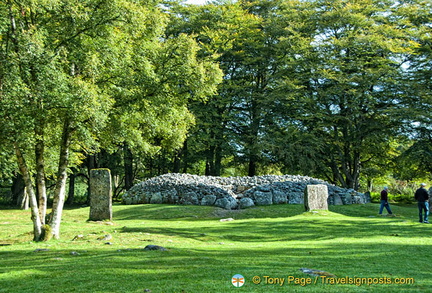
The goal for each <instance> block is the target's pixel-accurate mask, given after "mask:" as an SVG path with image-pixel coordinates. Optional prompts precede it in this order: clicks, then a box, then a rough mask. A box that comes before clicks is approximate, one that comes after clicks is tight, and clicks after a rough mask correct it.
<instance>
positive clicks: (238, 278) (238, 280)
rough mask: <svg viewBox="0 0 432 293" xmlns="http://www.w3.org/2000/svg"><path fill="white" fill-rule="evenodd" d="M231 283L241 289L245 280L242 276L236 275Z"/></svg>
mask: <svg viewBox="0 0 432 293" xmlns="http://www.w3.org/2000/svg"><path fill="white" fill-rule="evenodd" d="M231 283H232V284H233V285H234V287H241V286H243V285H244V283H245V279H244V277H243V276H242V275H239V274H237V275H234V276H233V277H232V279H231Z"/></svg>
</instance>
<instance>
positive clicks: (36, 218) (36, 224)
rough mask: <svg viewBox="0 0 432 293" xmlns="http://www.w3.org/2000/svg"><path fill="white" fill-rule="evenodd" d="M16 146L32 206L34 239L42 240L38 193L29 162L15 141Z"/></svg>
mask: <svg viewBox="0 0 432 293" xmlns="http://www.w3.org/2000/svg"><path fill="white" fill-rule="evenodd" d="M14 148H15V154H16V157H17V161H18V167H19V169H20V172H21V175H22V176H23V179H24V182H25V185H26V190H27V194H28V197H29V201H30V208H31V219H32V221H33V241H40V240H42V239H41V238H42V235H43V232H44V229H43V225H42V221H41V219H40V214H39V209H38V204H37V199H36V194H35V192H34V188H33V183H32V181H31V176H30V172H29V170H28V167H27V163H26V161H25V159H24V156H23V154H22V152H21V149H20V148H19V147H18V144H17V143H14Z"/></svg>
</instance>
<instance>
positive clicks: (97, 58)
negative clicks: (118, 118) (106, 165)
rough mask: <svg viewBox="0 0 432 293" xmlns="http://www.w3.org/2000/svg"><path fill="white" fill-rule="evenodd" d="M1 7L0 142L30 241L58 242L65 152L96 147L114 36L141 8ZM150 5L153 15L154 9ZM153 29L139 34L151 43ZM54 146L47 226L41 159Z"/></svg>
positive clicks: (126, 4)
mask: <svg viewBox="0 0 432 293" xmlns="http://www.w3.org/2000/svg"><path fill="white" fill-rule="evenodd" d="M0 6H1V7H0V8H1V11H2V21H1V22H0V25H1V29H0V32H1V39H0V42H1V46H0V59H1V61H0V62H1V66H0V68H2V70H1V72H0V85H1V88H0V89H1V91H0V103H1V115H2V124H3V125H2V136H3V135H4V136H3V137H4V138H8V140H9V142H10V144H11V145H13V146H14V148H15V153H16V157H17V162H18V166H19V169H20V171H21V174H22V175H23V177H24V181H25V184H26V187H27V192H28V193H29V195H30V203H31V211H32V220H33V226H34V240H35V241H39V240H43V239H44V238H45V239H48V238H50V237H51V236H54V237H55V238H58V237H59V236H60V223H61V215H62V211H63V204H64V200H65V185H66V178H67V168H68V166H69V164H70V163H74V162H73V161H74V159H76V158H74V156H73V155H74V154H79V152H72V153H71V151H80V150H91V149H95V148H96V146H97V140H96V138H97V136H98V132H100V130H101V128H102V127H103V126H104V123H105V121H106V119H107V117H108V113H109V110H110V109H111V106H112V103H113V101H112V99H111V98H110V96H109V95H108V94H107V93H108V92H110V91H111V90H112V85H111V83H109V81H110V79H112V78H113V76H114V75H115V73H116V72H115V69H118V68H119V66H117V64H118V63H119V62H121V61H124V60H123V59H122V58H121V57H122V56H121V53H122V52H121V51H120V50H121V49H122V47H121V46H115V45H117V41H119V40H120V39H119V36H121V34H120V33H119V32H122V31H125V30H127V29H128V28H130V25H129V23H128V22H127V20H128V19H127V18H128V17H131V16H133V15H134V11H137V10H138V11H140V12H143V9H144V8H145V7H147V6H145V5H144V2H143V3H140V2H136V1H133V2H132V1H121V0H119V1H104V0H101V1H97V2H94V1H67V2H52V1H51V2H49V1H43V0H40V1H29V2H22V3H16V2H12V1H6V2H2V3H1V4H0ZM149 7H150V8H149V10H151V9H156V3H155V4H154V5H153V6H149ZM156 10H157V9H156ZM135 16H136V15H135ZM157 31H158V30H156V26H154V27H152V26H148V27H147V30H141V31H140V32H139V33H140V34H142V36H143V38H148V39H152V40H155V38H157V33H155V32H157ZM135 32H137V31H135ZM120 44H123V45H124V44H125V43H124V42H123V43H120ZM111 65H113V66H111ZM54 148H59V151H57V155H58V164H57V166H58V167H57V171H56V175H55V179H56V186H55V191H54V198H53V209H52V213H51V216H50V218H49V220H48V222H47V223H45V210H46V196H45V194H46V192H45V190H46V187H45V184H44V180H45V178H46V176H47V175H46V167H47V166H49V165H50V164H48V163H47V160H48V158H47V156H46V155H47V154H49V155H50V156H51V154H52V153H53V152H54V151H52V150H53V149H54ZM32 152H33V153H34V156H33V158H34V159H31V158H32V156H31V153H32ZM50 159H51V158H49V160H50ZM71 161H72V162H71ZM32 162H34V164H35V166H34V167H32V165H33V164H32ZM75 162H79V160H75ZM51 164H52V163H51ZM33 174H36V186H37V191H38V195H39V204H38V201H37V194H36V191H35V188H34V186H35V185H34V183H33V180H32V177H33Z"/></svg>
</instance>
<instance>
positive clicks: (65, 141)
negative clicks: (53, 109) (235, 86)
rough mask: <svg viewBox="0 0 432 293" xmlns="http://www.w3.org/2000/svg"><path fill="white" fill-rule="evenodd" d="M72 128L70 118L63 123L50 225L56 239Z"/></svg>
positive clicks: (57, 237) (64, 189) (63, 198)
mask: <svg viewBox="0 0 432 293" xmlns="http://www.w3.org/2000/svg"><path fill="white" fill-rule="evenodd" d="M71 136H72V129H71V127H70V121H69V119H66V121H65V122H64V125H63V134H62V141H61V146H60V159H59V165H58V171H57V182H56V186H55V190H54V201H53V208H52V214H51V220H50V223H49V225H50V226H51V233H52V236H53V237H54V238H55V239H59V238H60V223H61V217H62V213H63V206H64V200H65V191H66V181H67V167H68V163H69V147H70V143H71Z"/></svg>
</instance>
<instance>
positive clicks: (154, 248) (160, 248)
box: [144, 245, 168, 251]
mask: <svg viewBox="0 0 432 293" xmlns="http://www.w3.org/2000/svg"><path fill="white" fill-rule="evenodd" d="M144 250H161V251H167V250H168V249H166V248H165V247H162V246H159V245H147V246H146V247H144Z"/></svg>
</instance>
